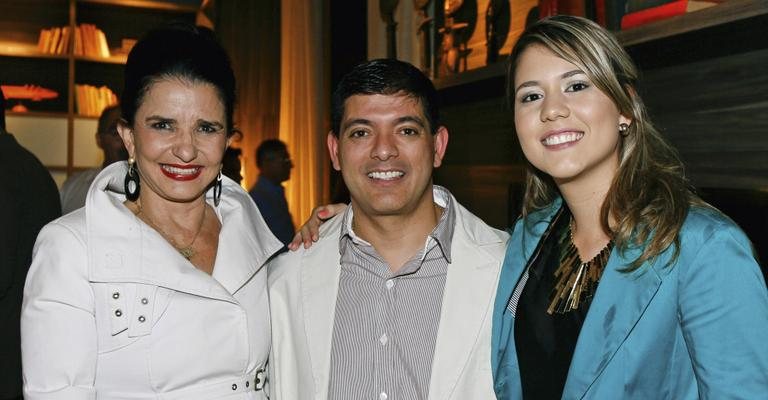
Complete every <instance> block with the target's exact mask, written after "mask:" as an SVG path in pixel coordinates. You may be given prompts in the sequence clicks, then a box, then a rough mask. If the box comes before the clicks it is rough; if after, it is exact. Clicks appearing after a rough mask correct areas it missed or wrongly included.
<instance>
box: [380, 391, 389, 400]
mask: <svg viewBox="0 0 768 400" xmlns="http://www.w3.org/2000/svg"><path fill="white" fill-rule="evenodd" d="M388 397H389V396H387V392H381V393H379V400H387V398H388Z"/></svg>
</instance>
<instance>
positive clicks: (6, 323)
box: [0, 92, 61, 400]
mask: <svg viewBox="0 0 768 400" xmlns="http://www.w3.org/2000/svg"><path fill="white" fill-rule="evenodd" d="M0 94H2V92H0ZM0 108H2V115H0V188H2V189H0V399H3V400H6V399H18V400H21V342H20V338H19V319H20V313H21V298H22V293H23V289H24V280H25V279H26V276H27V270H28V269H29V265H30V263H31V262H32V247H33V245H34V243H35V239H36V238H37V233H38V232H39V231H40V229H41V228H42V227H43V225H45V224H47V223H48V222H50V221H52V220H53V219H55V218H57V217H59V216H60V215H61V206H60V205H59V193H58V190H57V188H56V183H55V182H54V181H53V178H51V175H50V173H48V170H46V169H45V167H44V166H43V164H41V163H40V161H39V160H38V159H37V158H36V157H35V156H34V155H33V154H32V153H30V152H29V151H27V150H26V149H25V148H23V147H21V146H20V145H19V143H18V142H16V139H15V138H14V137H13V135H11V134H10V133H8V132H7V131H6V130H5V97H4V96H0Z"/></svg>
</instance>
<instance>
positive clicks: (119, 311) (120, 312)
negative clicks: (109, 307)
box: [115, 309, 123, 317]
mask: <svg viewBox="0 0 768 400" xmlns="http://www.w3.org/2000/svg"><path fill="white" fill-rule="evenodd" d="M115 316H116V317H122V316H123V312H122V311H121V310H120V309H117V310H115Z"/></svg>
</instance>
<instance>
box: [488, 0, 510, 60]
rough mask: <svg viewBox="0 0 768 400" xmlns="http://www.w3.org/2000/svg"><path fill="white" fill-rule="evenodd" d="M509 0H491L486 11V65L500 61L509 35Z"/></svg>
mask: <svg viewBox="0 0 768 400" xmlns="http://www.w3.org/2000/svg"><path fill="white" fill-rule="evenodd" d="M509 23H510V15H509V0H489V1H488V8H486V10H485V47H486V53H485V63H486V64H493V63H495V62H496V61H498V59H499V50H501V47H502V46H503V45H504V41H505V40H506V38H507V34H509Z"/></svg>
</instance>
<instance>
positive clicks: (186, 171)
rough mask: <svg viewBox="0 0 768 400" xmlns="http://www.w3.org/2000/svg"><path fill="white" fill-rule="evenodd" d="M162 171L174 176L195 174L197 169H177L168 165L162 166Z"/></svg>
mask: <svg viewBox="0 0 768 400" xmlns="http://www.w3.org/2000/svg"><path fill="white" fill-rule="evenodd" d="M163 169H164V170H166V171H168V172H170V173H172V174H176V175H193V174H195V173H197V171H198V169H199V168H177V167H171V166H170V165H163Z"/></svg>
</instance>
